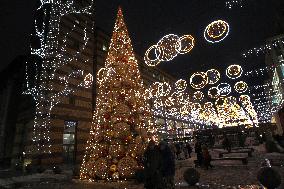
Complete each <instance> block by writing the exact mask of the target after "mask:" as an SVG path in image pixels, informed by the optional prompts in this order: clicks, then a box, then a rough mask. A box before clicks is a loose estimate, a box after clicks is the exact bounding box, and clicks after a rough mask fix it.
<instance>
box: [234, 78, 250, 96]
mask: <svg viewBox="0 0 284 189" xmlns="http://www.w3.org/2000/svg"><path fill="white" fill-rule="evenodd" d="M234 89H235V91H237V92H238V93H244V92H246V91H247V90H248V85H247V83H246V82H244V81H239V82H237V83H236V84H235V85H234Z"/></svg>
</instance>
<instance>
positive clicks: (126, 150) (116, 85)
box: [80, 8, 170, 181]
mask: <svg viewBox="0 0 284 189" xmlns="http://www.w3.org/2000/svg"><path fill="white" fill-rule="evenodd" d="M98 74H99V76H100V78H99V79H98V81H99V82H100V84H99V90H98V94H97V98H96V102H97V103H96V110H95V112H94V115H93V123H92V125H91V129H90V137H89V140H88V141H87V145H86V152H85V155H84V158H83V162H82V165H81V170H80V179H82V180H89V181H95V180H97V179H103V180H107V181H118V180H120V179H128V178H132V177H133V176H134V174H135V171H136V170H137V169H142V168H143V166H142V161H141V160H142V156H143V153H144V150H145V148H146V146H147V142H148V141H149V140H150V139H154V140H158V138H157V134H156V133H157V129H156V128H154V125H153V121H152V119H151V116H152V115H151V110H150V105H149V104H148V102H147V101H146V99H148V98H152V97H155V96H157V97H159V98H160V97H163V96H164V95H166V93H168V90H170V88H169V85H168V84H167V83H155V84H154V87H153V88H152V89H148V90H145V88H144V86H143V81H142V79H141V76H140V73H139V69H138V62H137V60H136V58H135V55H134V52H133V48H132V45H131V40H130V38H129V35H128V31H127V28H126V25H125V23H124V20H123V15H122V11H121V9H120V8H119V10H118V13H117V19H116V22H115V26H114V31H113V36H112V38H111V43H110V47H109V52H108V55H107V59H106V63H105V68H103V69H101V70H100V71H99V73H98ZM161 102H162V101H161ZM154 103H156V102H154ZM157 103H160V102H159V101H158V100H157ZM160 105H162V106H163V105H164V104H163V102H162V103H161V104H160Z"/></svg>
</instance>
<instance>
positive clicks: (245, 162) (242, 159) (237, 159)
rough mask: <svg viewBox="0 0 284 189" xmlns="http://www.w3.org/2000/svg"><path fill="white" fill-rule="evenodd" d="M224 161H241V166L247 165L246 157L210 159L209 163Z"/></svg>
mask: <svg viewBox="0 0 284 189" xmlns="http://www.w3.org/2000/svg"><path fill="white" fill-rule="evenodd" d="M226 160H236V161H241V162H242V164H243V165H247V164H248V160H247V158H246V157H223V158H212V159H211V161H226Z"/></svg>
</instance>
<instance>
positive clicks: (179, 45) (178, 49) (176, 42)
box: [144, 34, 194, 66]
mask: <svg viewBox="0 0 284 189" xmlns="http://www.w3.org/2000/svg"><path fill="white" fill-rule="evenodd" d="M193 47H194V38H193V37H192V36H191V35H183V36H181V37H179V36H177V35H175V34H168V35H165V36H164V37H162V39H160V40H159V42H158V43H157V44H156V45H152V46H151V47H150V48H148V49H147V51H146V52H145V55H144V61H145V63H146V64H147V65H148V66H156V65H158V64H159V63H160V62H162V61H171V60H173V59H174V58H175V57H176V56H177V55H178V54H187V53H189V52H190V51H191V50H192V49H193ZM151 52H154V56H155V58H153V59H151V58H149V56H150V53H151Z"/></svg>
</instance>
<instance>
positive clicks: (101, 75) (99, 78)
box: [97, 68, 107, 82]
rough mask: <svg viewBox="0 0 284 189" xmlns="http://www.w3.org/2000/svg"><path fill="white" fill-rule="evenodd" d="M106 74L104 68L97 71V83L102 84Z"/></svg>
mask: <svg viewBox="0 0 284 189" xmlns="http://www.w3.org/2000/svg"><path fill="white" fill-rule="evenodd" d="M106 72H107V69H106V68H101V69H99V71H98V73H97V81H98V82H102V81H103V79H104V78H105V76H106Z"/></svg>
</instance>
